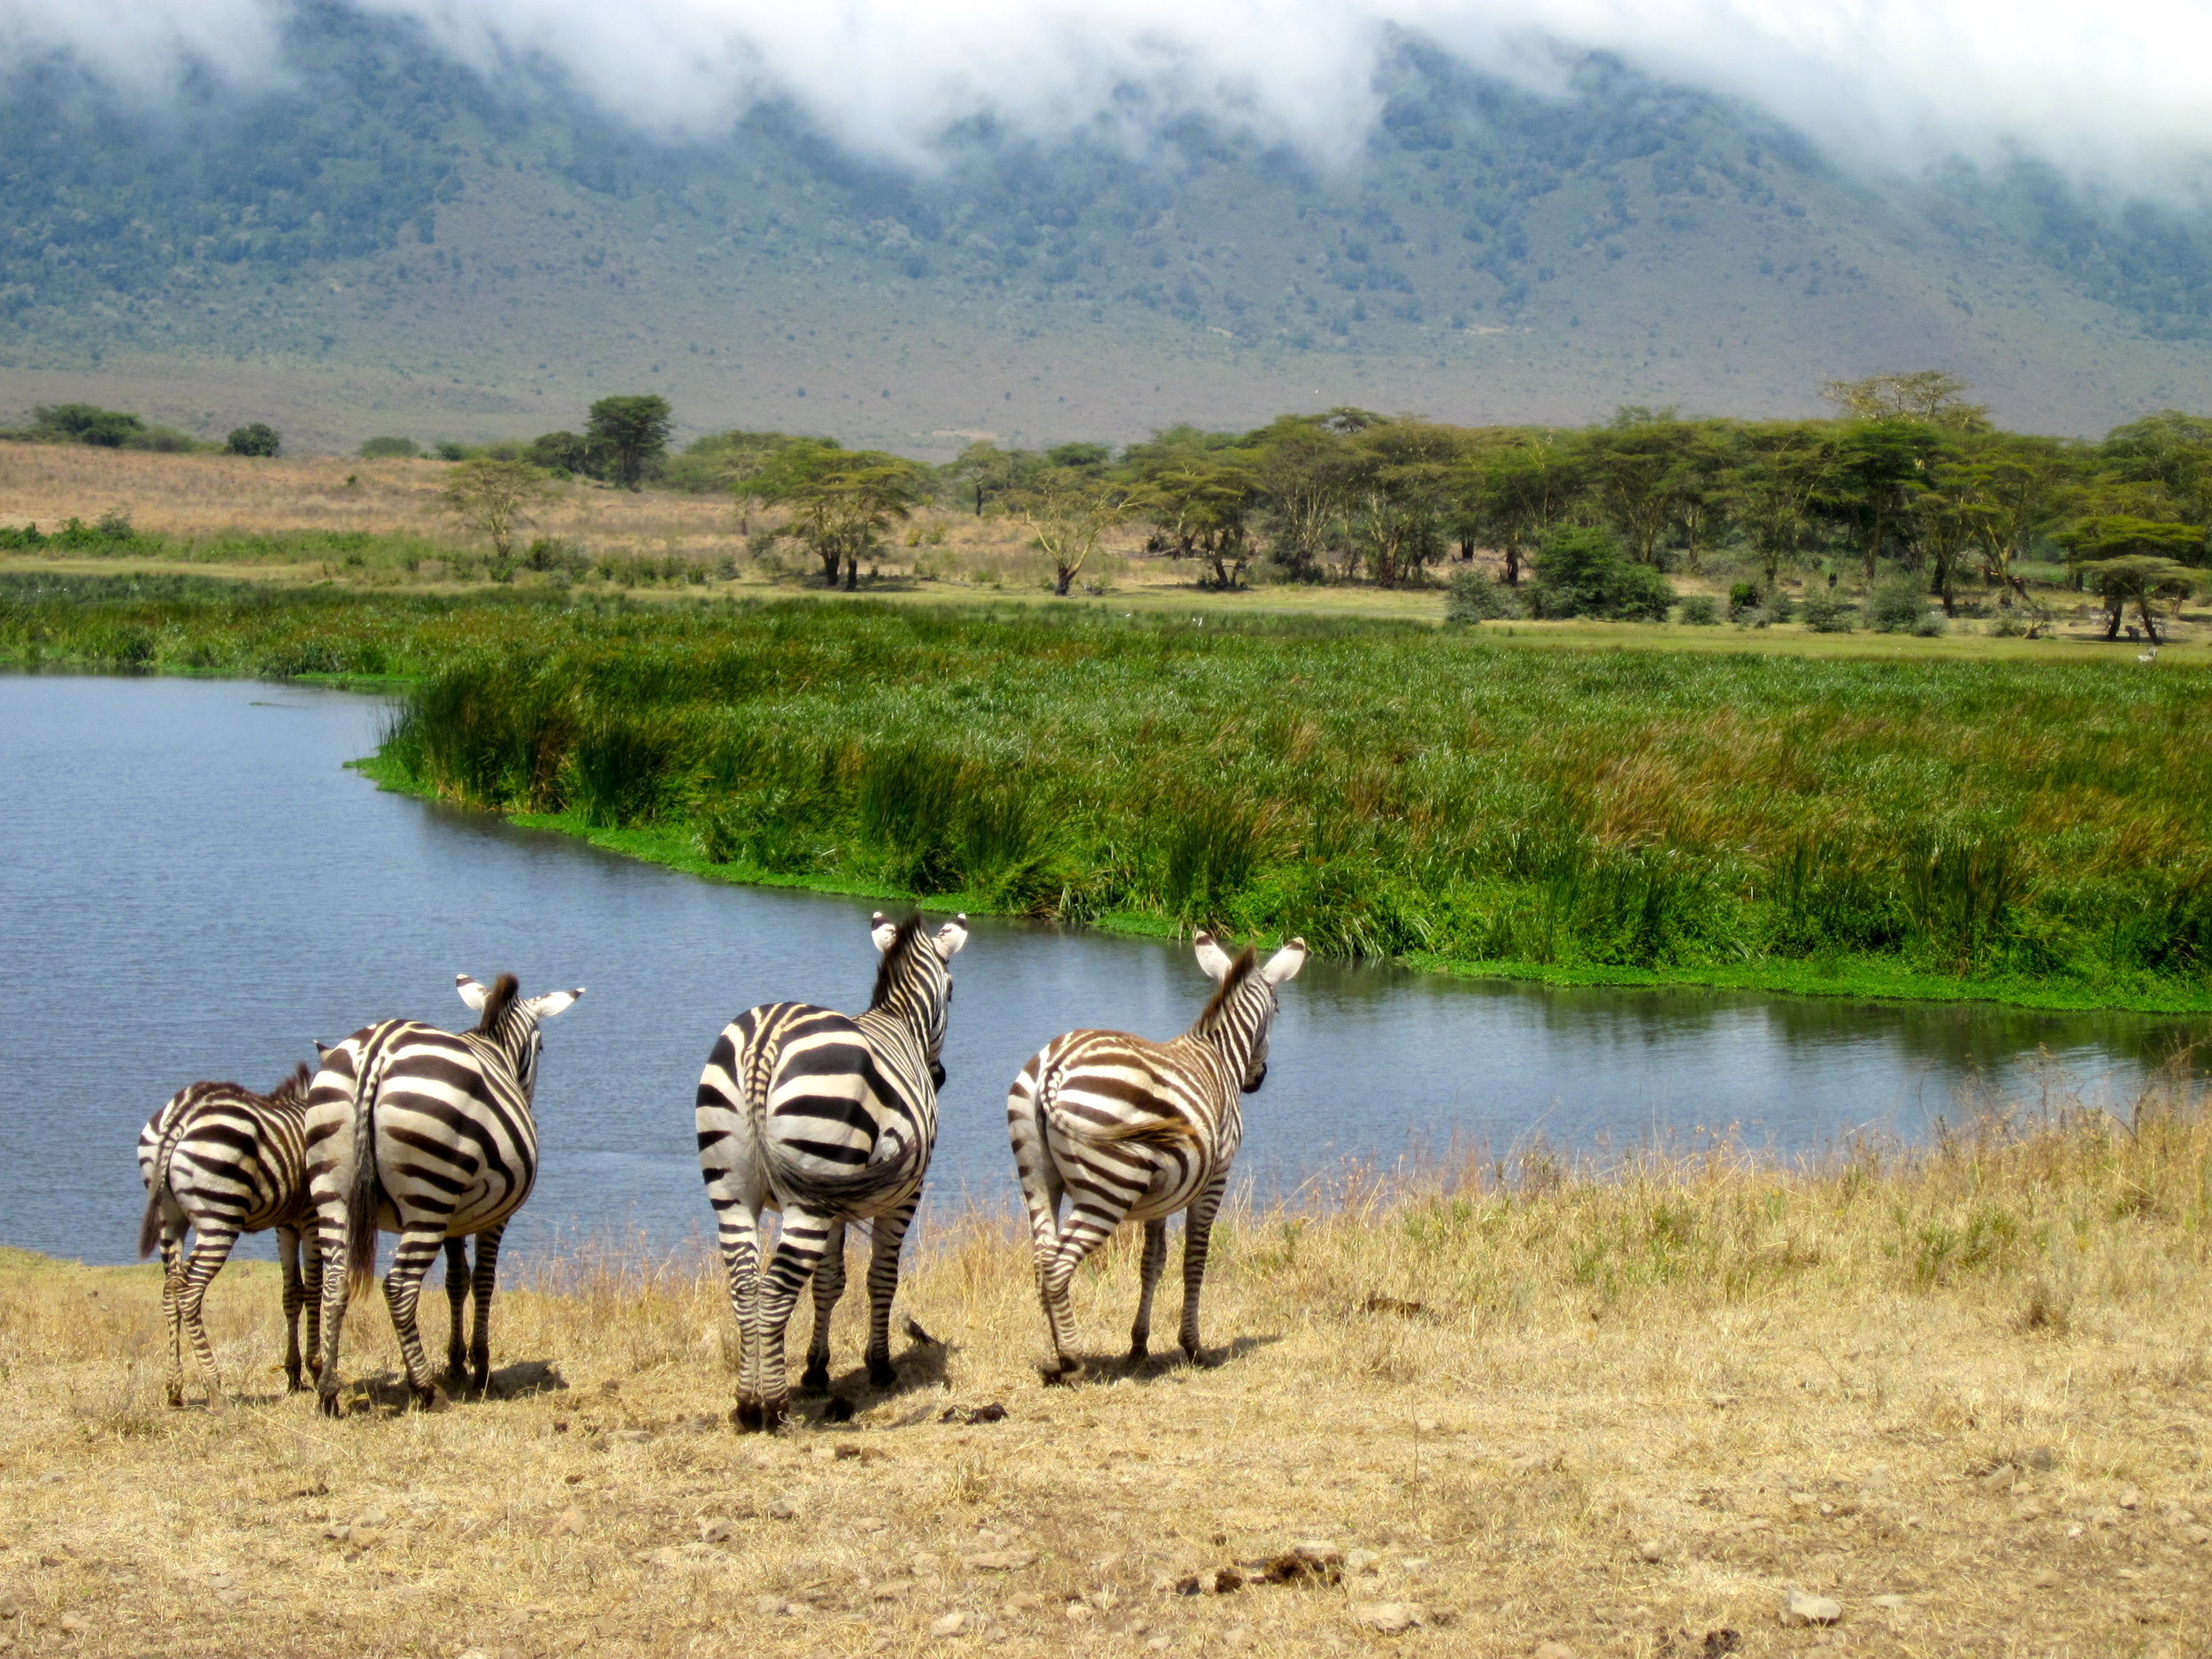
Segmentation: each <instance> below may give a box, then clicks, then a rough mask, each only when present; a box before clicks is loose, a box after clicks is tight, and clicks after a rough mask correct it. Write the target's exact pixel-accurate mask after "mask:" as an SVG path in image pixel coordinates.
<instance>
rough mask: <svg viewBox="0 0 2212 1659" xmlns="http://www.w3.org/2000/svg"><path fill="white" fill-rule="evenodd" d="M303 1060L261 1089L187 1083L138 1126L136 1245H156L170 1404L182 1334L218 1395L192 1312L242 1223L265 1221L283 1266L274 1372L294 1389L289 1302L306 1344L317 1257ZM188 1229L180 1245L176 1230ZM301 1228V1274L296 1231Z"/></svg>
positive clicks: (296, 1337)
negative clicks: (279, 1360)
mask: <svg viewBox="0 0 2212 1659" xmlns="http://www.w3.org/2000/svg"><path fill="white" fill-rule="evenodd" d="M307 1079H308V1073H307V1068H306V1067H305V1066H301V1067H299V1068H298V1069H297V1070H296V1071H294V1072H293V1074H292V1075H291V1076H290V1077H288V1078H286V1079H284V1081H282V1082H281V1083H280V1084H278V1085H277V1086H276V1087H274V1088H273V1089H271V1090H270V1091H269V1092H268V1093H267V1094H254V1093H253V1092H252V1091H251V1090H250V1089H244V1088H241V1087H239V1086H238V1085H237V1084H235V1083H195V1084H193V1085H192V1086H191V1087H189V1088H186V1089H183V1090H180V1091H179V1092H178V1093H177V1094H173V1095H172V1096H170V1098H169V1101H168V1103H167V1104H165V1106H163V1107H162V1109H161V1110H159V1111H157V1112H156V1113H155V1114H154V1115H153V1117H152V1118H150V1120H149V1121H148V1122H147V1125H146V1127H145V1128H144V1129H143V1130H142V1131H141V1132H140V1133H139V1137H138V1173H139V1178H140V1179H142V1180H143V1181H144V1182H145V1184H146V1216H145V1219H144V1220H143V1221H142V1223H141V1224H140V1226H139V1229H138V1253H139V1255H140V1256H150V1255H152V1254H153V1252H154V1250H155V1248H157V1247H158V1248H159V1249H160V1251H161V1266H162V1286H161V1309H162V1313H163V1315H164V1316H165V1318H166V1320H167V1322H168V1326H169V1403H170V1404H171V1405H173V1406H179V1405H182V1404H183V1403H184V1338H185V1335H186V1333H190V1336H191V1340H192V1351H193V1352H194V1353H195V1354H196V1355H197V1356H199V1361H200V1367H201V1369H202V1371H204V1372H205V1373H206V1376H207V1387H208V1394H209V1397H210V1399H211V1402H220V1401H221V1399H222V1387H223V1386H222V1379H221V1378H220V1376H219V1375H218V1373H217V1371H216V1369H215V1350H214V1348H212V1347H211V1345H210V1344H209V1342H208V1340H207V1325H206V1323H205V1322H204V1320H203V1318H202V1317H201V1313H202V1308H203V1304H204V1302H205V1301H206V1298H207V1287H208V1286H209V1285H210V1284H211V1283H212V1282H213V1280H214V1278H215V1275H216V1274H218V1273H219V1272H220V1271H222V1269H223V1263H225V1262H226V1261H227V1260H229V1258H230V1252H231V1247H232V1246H233V1245H234V1244H236V1243H237V1242H238V1235H239V1234H240V1233H260V1232H263V1231H265V1229H267V1228H270V1227H274V1228H275V1229H276V1234H277V1255H278V1257H279V1259H280V1261H281V1262H282V1263H283V1269H284V1326H285V1338H284V1375H285V1378H286V1380H287V1382H288V1386H290V1387H291V1389H292V1391H293V1392H294V1393H297V1392H298V1391H299V1389H300V1387H301V1386H303V1385H302V1379H301V1374H300V1309H301V1307H302V1306H303V1305H305V1306H306V1307H307V1308H308V1310H309V1312H308V1325H307V1346H308V1348H309V1350H310V1351H312V1350H313V1348H314V1347H315V1340H316V1334H317V1326H318V1325H319V1314H318V1312H317V1310H316V1309H315V1302H314V1299H315V1298H316V1297H317V1296H318V1294H319V1290H320V1286H319V1280H320V1278H321V1264H320V1261H319V1257H318V1256H317V1252H316V1248H315V1242H314V1239H315V1230H314V1216H313V1212H312V1211H311V1210H310V1208H309V1206H308V1196H307V1177H306V1158H305V1155H304V1134H305V1125H306V1115H307ZM188 1231H189V1232H190V1233H192V1234H193V1235H194V1237H193V1240H192V1253H191V1255H190V1256H189V1257H186V1256H184V1236H185V1233H187V1232H188ZM303 1233H304V1234H305V1236H306V1239H307V1265H306V1269H305V1272H304V1276H303V1272H302V1269H301V1264H300V1240H301V1236H302V1234H303Z"/></svg>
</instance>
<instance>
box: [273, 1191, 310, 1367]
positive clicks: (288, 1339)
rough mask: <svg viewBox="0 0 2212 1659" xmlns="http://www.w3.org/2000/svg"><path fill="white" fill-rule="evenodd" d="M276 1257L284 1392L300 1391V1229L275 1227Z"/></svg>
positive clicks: (301, 1298) (301, 1299) (301, 1297)
mask: <svg viewBox="0 0 2212 1659" xmlns="http://www.w3.org/2000/svg"><path fill="white" fill-rule="evenodd" d="M276 1235H277V1260H278V1261H279V1262H280V1263H282V1264H283V1270H284V1392H285V1393H286V1394H297V1393H299V1391H300V1303H301V1302H302V1301H303V1300H304V1298H303V1295H302V1293H301V1289H300V1230H299V1229H298V1228H297V1227H279V1228H278V1229H277V1230H276Z"/></svg>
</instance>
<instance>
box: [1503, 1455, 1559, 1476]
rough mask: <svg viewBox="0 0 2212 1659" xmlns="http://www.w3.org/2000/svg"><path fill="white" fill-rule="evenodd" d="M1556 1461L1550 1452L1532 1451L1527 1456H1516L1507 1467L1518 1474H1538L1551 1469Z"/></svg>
mask: <svg viewBox="0 0 2212 1659" xmlns="http://www.w3.org/2000/svg"><path fill="white" fill-rule="evenodd" d="M1554 1462H1555V1459H1554V1457H1553V1455H1552V1454H1551V1453H1549V1452H1531V1453H1530V1454H1529V1455H1527V1456H1525V1457H1517V1458H1515V1459H1514V1460H1513V1461H1512V1462H1511V1463H1508V1464H1507V1465H1506V1467H1507V1468H1509V1469H1510V1470H1511V1471H1513V1472H1514V1473H1515V1474H1517V1475H1536V1474H1541V1473H1542V1472H1543V1471H1545V1470H1547V1469H1549V1468H1550V1467H1551V1466H1552V1464H1553V1463H1554Z"/></svg>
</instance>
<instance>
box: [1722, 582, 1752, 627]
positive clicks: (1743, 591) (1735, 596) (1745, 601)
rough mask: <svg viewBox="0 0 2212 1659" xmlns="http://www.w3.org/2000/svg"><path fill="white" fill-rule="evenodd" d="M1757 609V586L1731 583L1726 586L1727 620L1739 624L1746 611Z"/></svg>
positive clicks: (1750, 583) (1748, 583) (1746, 583)
mask: <svg viewBox="0 0 2212 1659" xmlns="http://www.w3.org/2000/svg"><path fill="white" fill-rule="evenodd" d="M1758 608H1759V584H1758V583H1756V582H1731V583H1730V584H1729V585H1728V619H1729V620H1730V621H1731V622H1740V621H1741V620H1742V619H1743V618H1744V615H1745V613H1746V612H1747V611H1756V610H1757V609H1758Z"/></svg>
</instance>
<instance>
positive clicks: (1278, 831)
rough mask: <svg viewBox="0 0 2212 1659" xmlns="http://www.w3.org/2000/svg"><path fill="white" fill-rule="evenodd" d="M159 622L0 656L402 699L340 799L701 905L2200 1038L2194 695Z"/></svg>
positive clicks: (1855, 669) (717, 632)
mask: <svg viewBox="0 0 2212 1659" xmlns="http://www.w3.org/2000/svg"><path fill="white" fill-rule="evenodd" d="M119 585H120V587H121V588H124V589H128V588H131V587H132V586H133V585H134V584H133V583H132V582H131V581H129V580H124V581H122V582H121V583H120V584H119ZM188 591H197V590H188V589H187V588H178V589H176V590H175V592H174V593H173V594H172V593H164V594H162V595H156V596H153V597H134V598H124V599H117V600H110V601H104V602H90V603H88V602H85V601H82V600H81V599H59V600H42V599H36V598H34V599H28V600H18V601H10V602H7V603H5V604H4V607H0V653H4V654H5V656H6V657H8V658H9V659H11V660H13V661H17V662H21V663H34V662H42V661H44V662H76V663H88V664H104V665H115V666H124V667H129V668H136V669H150V668H161V669H173V670H184V671H189V672H229V673H246V674H273V675H294V676H297V675H328V676H341V677H344V676H367V677H378V676H386V677H394V676H396V677H406V678H409V679H410V680H411V686H410V687H409V689H408V692H407V696H406V700H405V703H404V707H403V713H402V716H401V718H398V719H397V720H396V723H395V726H394V727H393V729H392V731H391V733H390V735H389V738H388V741H386V743H385V744H384V746H383V748H382V749H381V750H380V753H379V755H378V756H377V757H375V759H374V761H373V763H372V764H371V766H370V770H371V772H372V773H373V775H374V776H376V777H377V778H378V779H379V780H381V781H384V782H386V783H388V784H391V785H394V786H396V787H406V788H411V789H414V790H417V791H419V792H422V793H425V794H429V795H437V796H440V797H442V798H445V799H448V800H451V801H455V802H458V803H464V804H467V805H472V806H476V807H480V808H485V809H488V810H498V811H503V812H507V813H511V814H514V815H517V816H518V817H519V818H522V819H523V820H524V821H526V822H529V823H533V824H538V825H542V826H547V827H552V828H557V829H563V830H566V831H569V832H571V833H580V834H587V835H590V836H592V837H593V838H595V839H598V840H602V841H605V842H606V843H607V844H608V845H611V846H613V847H616V848H618V849H621V850H623V851H626V852H628V853H631V854H633V855H634V856H642V857H648V858H653V859H657V860H659V861H661V862H664V863H669V864H677V865H679V866H681V867H686V868H690V869H695V870H699V871H702V872H711V873H715V874H718V875H720V876H722V877H725V878H726V879H740V880H768V881H779V882H783V883H788V884H794V885H804V886H813V887H826V888H832V889H837V890H844V891H856V892H864V893H870V894H876V895H885V896H893V897H896V896H915V897H927V898H929V899H931V900H932V901H933V902H939V903H948V902H958V903H962V904H964V905H966V906H967V907H968V908H971V909H974V910H991V911H996V912H1003V913H1014V914H1026V915H1034V916H1040V917H1051V918H1059V919H1062V920H1067V921H1075V922H1103V923H1105V924H1107V925H1110V926H1124V927H1132V928H1138V929H1151V930H1171V929H1175V928H1179V927H1185V926H1193V925H1196V924H1199V923H1210V924H1213V925H1217V926H1227V927H1230V928H1232V929H1233V930H1235V931H1236V932H1238V933H1243V934H1276V935H1281V934H1287V933H1303V934H1304V935H1305V936H1306V937H1307V938H1308V939H1309V940H1310V941H1313V942H1314V944H1315V945H1316V946H1317V948H1318V949H1323V950H1325V951H1328V952H1331V953H1333V954H1337V955H1340V956H1370V957H1400V958H1403V959H1406V960H1409V961H1411V962H1413V963H1416V964H1420V965H1424V966H1438V967H1456V968H1461V969H1465V970H1469V971H1474V972H1492V973H1510V974H1522V975H1533V976H1538V977H1551V978H1558V979H1579V980H1583V981H1592V980H1595V981H1614V982H1624V981H1650V980H1654V979H1659V980H1664V979H1678V980H1685V981H1694V982H1700V983H1718V984H1724V985H1734V986H1764V987H1772V988H1778V989H1785V990H1793V991H1834V992H1847V993H1853V994H1881V995H1906V996H1932V995H1949V996H1980V997H1990V998H1997V999H2002V1000H2006V1001H2011V1002H2023V1003H2032V1004H2041V1005H2048V1006H2114V1007H2133V1008H2140V1009H2160V1010H2202V1009H2206V1008H2208V1007H2212V977H2208V976H2212V751H2208V749H2206V746H2205V745H2204V744H2203V743H2202V741H2200V740H2201V736H2202V733H2203V732H2204V731H2205V729H2206V726H2207V716H2208V713H2212V703H2208V692H2212V674H2208V672H2206V671H2205V670H2203V669H2200V668H2187V667H2180V666H2178V665H2176V664H2160V665H2158V666H2157V667H2156V668H2155V669H2154V671H2153V672H2142V671H2141V669H2140V668H2139V665H2137V664H2132V663H2127V664H2113V663H2106V662H2085V661H2076V662H2074V663H2072V664H2060V665H2052V664H2043V663H2037V662H2027V661H2011V662H2008V661H1945V660H1939V659H1925V660H1920V661H1913V662H1907V661H1894V660H1893V661H1862V660H1856V659H1849V658H1841V657H1830V658H1812V657H1797V656H1783V655H1767V656H1758V655H1751V654H1739V655H1727V656H1722V655H1693V654H1687V653H1668V652H1659V651H1633V652H1632V651H1588V650H1582V651H1565V650H1539V649H1519V648H1518V645H1517V642H1514V641H1493V640H1492V639H1490V638H1488V637H1486V636H1484V635H1481V634H1471V633H1458V634H1455V633H1450V632H1444V633H1440V632H1438V631H1436V630H1434V629H1431V628H1425V627H1420V626H1409V625H1385V624H1377V623H1367V624H1353V623H1347V622H1340V621H1327V620H1321V619H1306V620H1287V619H1281V618H1273V619H1265V618H1247V619H1243V620H1240V621H1233V620H1229V619H1225V618H1217V617H1206V616H1203V615H1201V616H1198V617H1190V616H1181V617H1159V616H1136V615H1131V616H1121V615H1118V614H1113V613H1109V612H1102V611H1096V610H1087V611H1067V612H1043V611H1037V610H1034V609H1030V608H1013V607H1006V608H1001V609H998V610H995V611H978V610H966V611H954V610H949V609H944V608H927V609H923V608H916V607H892V606H880V605H876V606H872V605H865V604H862V605H841V606H833V607H832V606H821V605H816V604H813V603H806V602H791V603H780V604H728V603H716V604H706V605H693V606H684V607H666V606H663V607H652V608H646V607H638V606H631V605H623V604H581V605H580V604H574V603H570V604H561V605H557V604H551V603H529V602H526V601H523V600H519V599H510V600H504V601H499V602H486V601H482V600H455V599H439V598H432V597H423V596H411V597H403V596H373V595H370V596H358V595H357V596H351V597H349V596H347V595H328V594H325V595H314V594H310V595H299V594H292V595H285V594H280V593H274V592H258V593H252V594H246V595H237V594H227V595H225V596H222V597H215V598H192V597H183V596H179V595H183V594H185V593H186V592H188Z"/></svg>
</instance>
